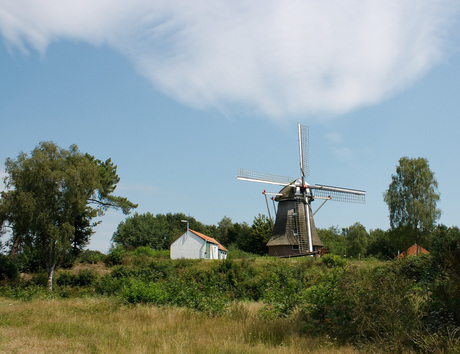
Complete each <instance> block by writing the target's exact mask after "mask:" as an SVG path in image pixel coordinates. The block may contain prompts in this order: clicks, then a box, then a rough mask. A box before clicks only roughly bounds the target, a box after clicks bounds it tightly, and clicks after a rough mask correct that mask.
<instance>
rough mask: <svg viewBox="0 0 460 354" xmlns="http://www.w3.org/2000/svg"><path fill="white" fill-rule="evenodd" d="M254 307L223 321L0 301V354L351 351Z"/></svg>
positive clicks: (108, 306)
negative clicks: (303, 332)
mask: <svg viewBox="0 0 460 354" xmlns="http://www.w3.org/2000/svg"><path fill="white" fill-rule="evenodd" d="M252 307H254V305H247V304H242V303H240V304H237V305H234V307H232V310H231V311H230V312H229V313H228V314H227V315H224V316H219V317H208V316H206V315H204V314H202V313H197V312H191V311H189V310H186V309H180V308H168V309H160V308H157V307H153V306H146V305H137V306H124V305H120V304H119V303H117V302H114V301H111V300H109V299H102V298H91V299H74V300H72V301H71V300H33V301H30V302H20V301H16V300H11V299H5V298H0V352H9V353H10V352H19V353H63V352H66V353H68V352H79V353H90V352H91V353H94V352H97V353H154V352H159V353H160V352H161V353H267V352H270V353H305V352H316V353H331V352H340V353H354V352H356V350H354V349H353V348H352V347H349V346H341V347H338V346H336V344H335V343H334V341H333V340H331V339H329V338H328V337H314V338H313V337H308V336H305V335H301V323H300V322H298V321H295V320H292V319H291V320H288V319H277V320H275V321H267V320H263V319H260V318H259V317H257V316H256V315H254V313H256V312H257V311H256V310H257V306H255V310H254V309H253V308H252Z"/></svg>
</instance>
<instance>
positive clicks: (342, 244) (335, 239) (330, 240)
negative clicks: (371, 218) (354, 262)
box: [317, 226, 347, 256]
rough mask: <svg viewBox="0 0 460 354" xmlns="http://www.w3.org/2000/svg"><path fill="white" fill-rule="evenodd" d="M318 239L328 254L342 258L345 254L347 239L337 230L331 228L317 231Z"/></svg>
mask: <svg viewBox="0 0 460 354" xmlns="http://www.w3.org/2000/svg"><path fill="white" fill-rule="evenodd" d="M317 232H318V237H319V239H320V240H321V241H323V243H324V247H325V248H327V249H328V250H329V253H332V254H336V255H339V256H344V255H346V254H347V239H346V238H345V237H344V235H343V234H342V233H341V231H340V230H339V229H338V227H335V226H331V227H330V228H329V229H321V228H318V229H317Z"/></svg>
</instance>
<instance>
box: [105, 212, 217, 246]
mask: <svg viewBox="0 0 460 354" xmlns="http://www.w3.org/2000/svg"><path fill="white" fill-rule="evenodd" d="M181 220H188V222H189V227H190V229H192V230H195V231H198V232H202V233H204V234H206V235H208V236H211V237H212V236H213V234H214V233H215V232H213V230H212V227H210V226H206V225H203V224H202V223H201V222H199V221H197V220H196V219H195V218H193V217H190V216H186V215H185V214H183V213H175V214H171V213H168V214H166V215H164V214H157V215H156V216H155V215H153V214H151V213H146V214H138V213H136V214H134V215H133V216H130V217H128V218H127V219H126V220H125V221H122V222H121V223H120V224H119V225H118V227H117V230H116V231H115V232H114V234H113V236H112V241H113V242H114V243H115V244H117V245H121V246H123V247H125V248H126V249H136V248H137V247H140V246H147V247H151V248H153V249H157V250H160V249H165V250H166V249H168V248H169V245H170V244H171V243H172V242H173V241H174V240H175V239H176V238H177V237H178V236H180V235H181V234H182V233H184V232H185V230H186V225H184V223H183V222H182V221H181Z"/></svg>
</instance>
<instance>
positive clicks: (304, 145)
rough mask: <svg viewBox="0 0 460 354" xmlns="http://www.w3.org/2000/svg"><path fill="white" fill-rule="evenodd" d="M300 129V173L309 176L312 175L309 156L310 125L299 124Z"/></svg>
mask: <svg viewBox="0 0 460 354" xmlns="http://www.w3.org/2000/svg"><path fill="white" fill-rule="evenodd" d="M298 129H299V154H300V173H301V174H302V177H308V176H309V175H310V166H309V163H308V156H309V151H308V147H309V134H308V127H306V126H304V125H300V124H299V125H298Z"/></svg>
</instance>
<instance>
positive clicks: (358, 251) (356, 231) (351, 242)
mask: <svg viewBox="0 0 460 354" xmlns="http://www.w3.org/2000/svg"><path fill="white" fill-rule="evenodd" d="M342 233H343V235H344V236H345V237H346V239H347V256H350V257H358V256H365V255H366V253H367V246H368V244H369V234H368V233H367V231H366V229H365V227H364V226H363V225H361V224H360V223H359V222H356V223H354V224H353V225H351V226H350V227H348V228H346V229H343V230H342Z"/></svg>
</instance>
